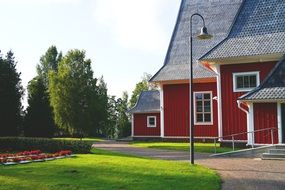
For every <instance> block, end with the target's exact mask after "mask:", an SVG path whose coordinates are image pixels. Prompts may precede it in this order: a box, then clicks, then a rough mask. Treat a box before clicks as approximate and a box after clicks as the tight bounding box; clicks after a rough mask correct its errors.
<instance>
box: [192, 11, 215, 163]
mask: <svg viewBox="0 0 285 190" xmlns="http://www.w3.org/2000/svg"><path fill="white" fill-rule="evenodd" d="M194 16H199V17H200V18H201V19H202V20H203V27H202V28H201V33H200V34H199V35H198V36H197V38H198V39H201V40H206V39H211V38H212V37H213V36H212V35H210V34H208V31H207V28H206V26H205V20H204V18H203V17H202V15H200V14H198V13H195V14H192V15H191V17H190V64H189V69H190V81H189V89H190V92H189V96H190V107H189V109H190V158H191V164H194V101H193V99H194V98H193V88H192V86H193V56H192V55H193V54H192V50H193V45H192V42H193V37H192V19H193V17H194Z"/></svg>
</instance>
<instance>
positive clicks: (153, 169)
mask: <svg viewBox="0 0 285 190" xmlns="http://www.w3.org/2000/svg"><path fill="white" fill-rule="evenodd" d="M92 152H93V154H87V155H78V156H77V157H76V158H67V159H62V160H56V161H49V162H44V163H32V164H27V165H17V166H10V167H9V166H0V189H1V190H15V189H21V190H31V189H37V190H65V189H66V190H75V189H76V190H79V189H82V190H83V189H84V190H91V189H99V190H111V189H131V190H133V189H134V190H144V189H146V190H150V189H152V190H153V189H163V190H167V189H169V190H173V189H178V190H184V189H191V190H196V189H197V190H201V189H207V190H208V189H209V190H218V189H220V183H221V181H220V178H219V176H218V175H217V174H216V173H215V172H214V171H211V170H209V169H206V168H204V167H201V166H197V165H195V166H189V164H188V163H186V162H173V161H162V160H153V159H147V158H139V157H133V156H127V155H121V154H117V153H111V152H106V151H101V150H95V149H93V150H92Z"/></svg>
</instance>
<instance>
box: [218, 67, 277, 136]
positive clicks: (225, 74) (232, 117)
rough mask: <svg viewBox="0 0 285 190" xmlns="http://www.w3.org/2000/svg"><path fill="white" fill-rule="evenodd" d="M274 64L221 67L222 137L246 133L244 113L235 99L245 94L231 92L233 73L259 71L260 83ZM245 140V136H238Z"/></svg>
mask: <svg viewBox="0 0 285 190" xmlns="http://www.w3.org/2000/svg"><path fill="white" fill-rule="evenodd" d="M275 63H276V62H267V63H248V64H234V65H221V81H222V84H221V87H222V89H221V90H222V94H221V96H222V117H223V119H222V120H223V126H222V127H223V136H225V135H231V134H235V133H241V132H246V131H247V122H246V113H244V112H243V111H241V110H240V109H239V108H238V106H237V99H238V98H239V97H240V96H242V95H243V94H245V93H246V92H234V91H233V73H237V72H251V71H260V73H259V75H260V82H261V81H263V80H264V78H265V77H266V76H267V74H268V73H269V72H270V71H271V69H272V68H273V67H274V65H275ZM237 139H239V140H246V139H247V135H246V134H245V135H241V136H238V137H237Z"/></svg>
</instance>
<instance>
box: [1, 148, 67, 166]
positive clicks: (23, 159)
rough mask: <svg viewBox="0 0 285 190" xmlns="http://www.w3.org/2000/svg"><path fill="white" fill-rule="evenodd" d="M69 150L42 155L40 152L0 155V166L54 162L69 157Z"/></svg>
mask: <svg viewBox="0 0 285 190" xmlns="http://www.w3.org/2000/svg"><path fill="white" fill-rule="evenodd" d="M71 156H73V155H72V152H71V151H70V150H62V151H59V152H56V153H54V154H46V153H42V151H40V150H32V151H23V152H19V153H16V154H0V164H3V165H16V164H27V163H31V162H44V161H49V160H55V159H59V158H66V157H71Z"/></svg>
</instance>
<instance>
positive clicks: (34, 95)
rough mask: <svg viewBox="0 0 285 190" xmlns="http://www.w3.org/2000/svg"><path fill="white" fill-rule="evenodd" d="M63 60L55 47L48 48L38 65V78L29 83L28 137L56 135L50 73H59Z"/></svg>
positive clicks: (26, 124) (26, 121)
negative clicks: (50, 95)
mask: <svg viewBox="0 0 285 190" xmlns="http://www.w3.org/2000/svg"><path fill="white" fill-rule="evenodd" d="M61 58H62V54H61V53H58V51H57V48H56V47H55V46H51V47H50V48H48V50H47V51H46V53H45V54H44V55H43V56H41V58H40V63H39V64H38V65H37V74H38V76H36V77H35V78H34V79H32V80H31V81H30V82H29V86H28V103H29V106H28V108H27V110H26V115H25V123H24V124H25V127H24V129H25V132H24V134H25V135H26V136H39V137H52V136H53V135H54V132H55V130H56V125H55V122H54V119H53V110H52V108H51V106H50V98H49V92H48V81H49V77H48V73H49V72H50V71H54V72H57V67H58V62H59V61H60V60H61Z"/></svg>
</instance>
